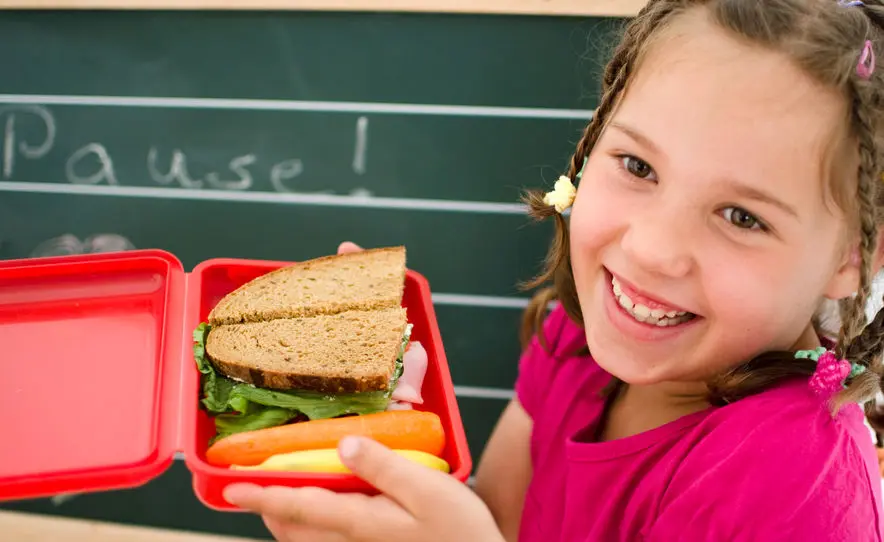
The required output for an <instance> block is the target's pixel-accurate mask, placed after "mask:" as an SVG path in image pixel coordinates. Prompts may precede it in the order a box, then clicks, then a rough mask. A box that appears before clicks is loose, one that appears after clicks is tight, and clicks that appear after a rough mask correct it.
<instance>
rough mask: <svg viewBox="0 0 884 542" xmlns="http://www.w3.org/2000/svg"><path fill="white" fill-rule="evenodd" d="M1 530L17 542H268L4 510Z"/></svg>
mask: <svg viewBox="0 0 884 542" xmlns="http://www.w3.org/2000/svg"><path fill="white" fill-rule="evenodd" d="M0 533H3V540H10V541H12V540H14V541H15V542H120V541H121V540H125V541H126V542H267V540H260V541H259V540H258V539H252V538H234V537H230V536H222V535H215V534H203V533H191V532H186V531H172V530H165V529H154V528H151V527H135V526H130V525H120V524H115V523H105V522H101V521H91V520H83V519H70V518H63V517H57V516H49V515H42V514H25V513H19V512H6V511H2V510H0ZM268 536H269V535H268Z"/></svg>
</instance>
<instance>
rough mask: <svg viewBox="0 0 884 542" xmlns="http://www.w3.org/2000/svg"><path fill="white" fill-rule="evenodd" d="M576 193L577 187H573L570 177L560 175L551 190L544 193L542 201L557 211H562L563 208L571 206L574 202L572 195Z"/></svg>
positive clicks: (563, 210)
mask: <svg viewBox="0 0 884 542" xmlns="http://www.w3.org/2000/svg"><path fill="white" fill-rule="evenodd" d="M576 195H577V189H576V188H574V184H573V183H572V182H571V179H569V178H568V177H566V176H565V175H562V176H561V177H559V180H558V181H556V184H555V186H554V187H553V190H552V191H551V192H547V193H546V195H544V196H543V203H545V204H547V205H552V206H554V207H555V208H556V212H558V213H564V212H565V210H566V209H567V208H569V207H571V205H572V204H573V203H574V197H575V196H576Z"/></svg>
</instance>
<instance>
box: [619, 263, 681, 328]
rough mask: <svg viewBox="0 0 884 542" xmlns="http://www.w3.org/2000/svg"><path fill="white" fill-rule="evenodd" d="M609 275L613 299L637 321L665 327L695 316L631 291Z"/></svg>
mask: <svg viewBox="0 0 884 542" xmlns="http://www.w3.org/2000/svg"><path fill="white" fill-rule="evenodd" d="M609 277H610V280H611V290H612V292H613V294H614V299H616V300H617V303H618V304H619V305H620V307H621V308H623V312H625V313H626V314H628V315H629V316H631V317H632V318H633V319H634V320H636V321H638V322H641V323H643V324H646V325H651V326H657V327H661V328H665V327H674V326H678V325H680V324H684V323H686V322H689V321H691V320H693V319H694V318H696V316H697V315H696V314H693V313H691V312H687V311H683V310H680V309H678V308H675V307H668V306H666V305H663V304H662V303H659V302H657V301H654V300H650V299H647V298H644V297H643V296H640V295H639V294H637V293H635V292H633V291H632V290H631V288H629V287H628V286H626V285H624V284H622V283H621V282H620V281H619V280H618V279H617V277H615V276H613V275H609ZM630 294H632V296H630Z"/></svg>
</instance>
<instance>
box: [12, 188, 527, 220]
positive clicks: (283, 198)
mask: <svg viewBox="0 0 884 542" xmlns="http://www.w3.org/2000/svg"><path fill="white" fill-rule="evenodd" d="M0 192H22V193H29V194H70V195H81V196H110V197H124V198H155V199H180V200H188V201H229V202H237V203H275V204H287V205H321V206H325V207H351V208H362V209H389V210H399V211H441V212H456V213H480V214H498V215H500V214H503V215H524V214H525V213H526V212H527V208H526V207H525V206H524V205H522V204H520V203H500V202H491V201H463V200H444V199H419V198H389V197H374V198H366V197H358V196H356V197H354V196H349V195H336V194H300V193H295V192H291V193H277V192H230V191H226V190H206V189H203V190H193V189H187V188H161V187H155V186H83V185H70V184H62V183H47V182H34V183H30V182H18V181H0Z"/></svg>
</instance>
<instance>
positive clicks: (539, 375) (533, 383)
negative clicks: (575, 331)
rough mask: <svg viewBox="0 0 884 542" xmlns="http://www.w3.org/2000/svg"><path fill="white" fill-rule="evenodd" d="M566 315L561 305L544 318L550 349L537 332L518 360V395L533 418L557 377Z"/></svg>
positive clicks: (547, 342)
mask: <svg viewBox="0 0 884 542" xmlns="http://www.w3.org/2000/svg"><path fill="white" fill-rule="evenodd" d="M567 318H568V316H567V314H566V313H565V310H564V309H563V308H562V307H561V305H558V306H556V307H555V308H554V309H553V310H552V311H551V312H550V314H549V315H548V316H547V317H546V319H545V320H544V322H543V328H542V333H543V336H544V338H545V340H546V346H547V348H548V349H549V351H547V350H546V349H544V347H543V345H542V344H541V343H540V340H539V339H538V337H537V335H535V336H534V337H533V338H532V339H531V342H530V344H529V345H528V347H527V348H526V349H525V350H524V351H523V352H522V356H521V358H520V359H519V374H518V378H517V379H516V397H517V398H518V400H519V403H520V404H521V405H522V408H524V409H525V412H527V413H528V415H529V416H530V417H531V418H532V419H535V418H536V417H537V415H538V413H539V409H540V405H541V404H542V402H543V393H544V390H546V389H548V388H549V385H550V384H551V383H552V381H553V378H554V377H555V371H556V366H557V365H558V363H557V361H556V357H555V353H556V349H557V345H558V341H559V337H560V336H561V333H562V329H563V328H564V326H565V324H566V323H567Z"/></svg>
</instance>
